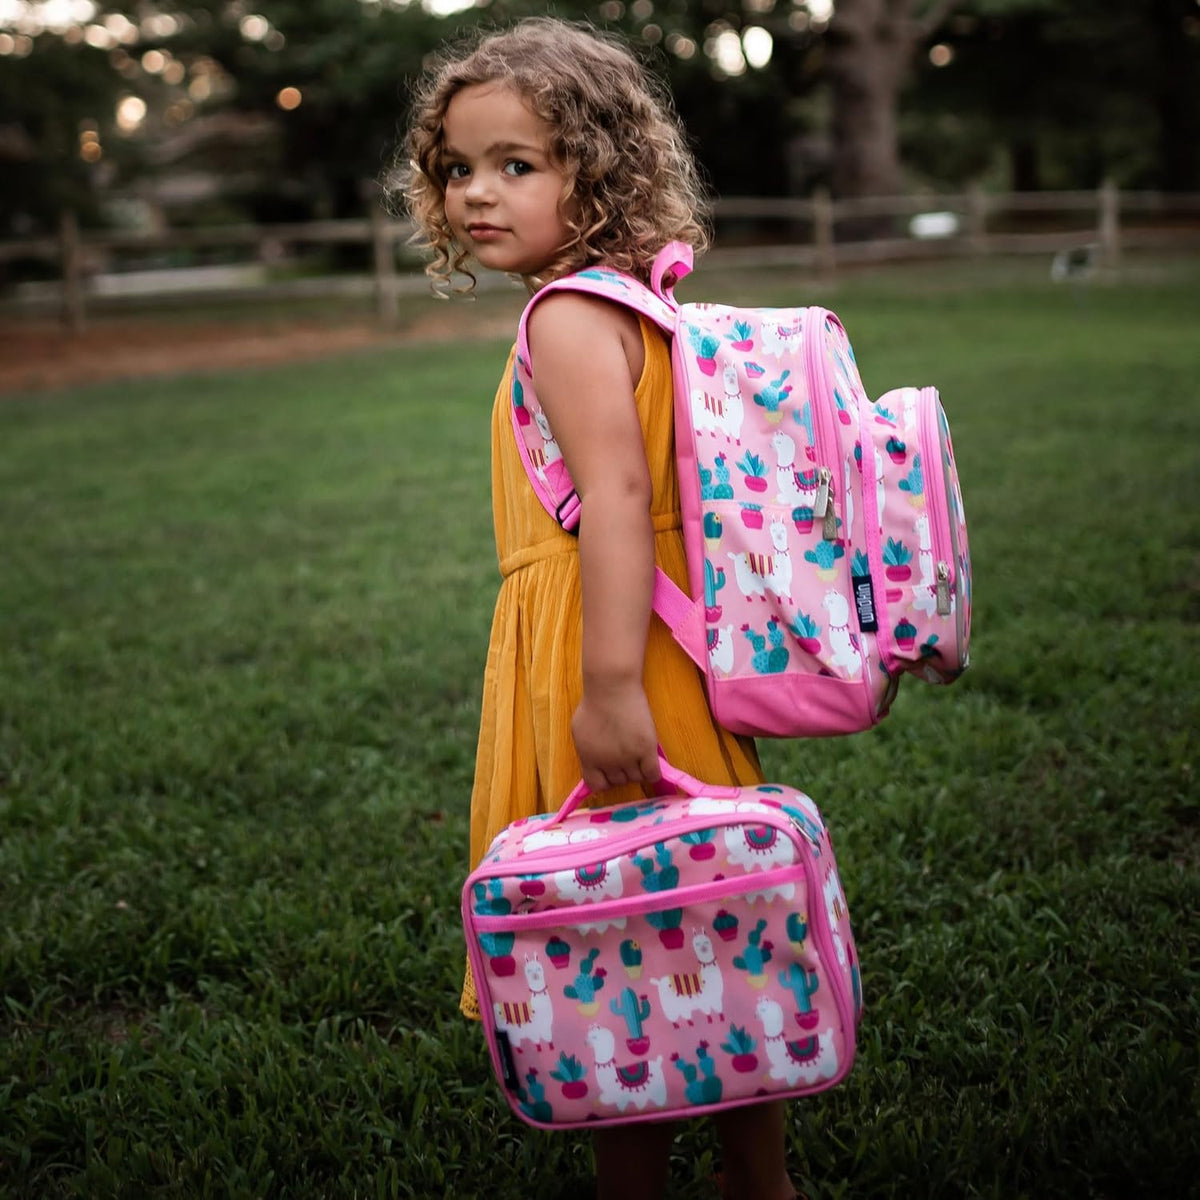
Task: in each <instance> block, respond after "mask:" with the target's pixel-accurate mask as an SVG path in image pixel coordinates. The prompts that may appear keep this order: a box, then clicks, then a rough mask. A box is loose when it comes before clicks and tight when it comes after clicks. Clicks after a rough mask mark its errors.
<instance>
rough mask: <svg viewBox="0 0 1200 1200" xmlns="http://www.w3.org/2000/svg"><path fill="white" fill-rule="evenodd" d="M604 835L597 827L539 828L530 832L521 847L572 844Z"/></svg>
mask: <svg viewBox="0 0 1200 1200" xmlns="http://www.w3.org/2000/svg"><path fill="white" fill-rule="evenodd" d="M603 836H604V834H603V833H601V832H600V830H599V829H572V830H566V829H539V830H538V831H537V832H536V833H530V834H528V835H526V837H525V838H524V839H523V840H522V842H521V847H522V849H523V850H524V851H525V852H526V853H528V852H529V851H531V850H544V849H545V848H546V847H547V846H574V845H577V844H578V843H580V842H594V841H596V840H597V839H599V838H602V837H603Z"/></svg>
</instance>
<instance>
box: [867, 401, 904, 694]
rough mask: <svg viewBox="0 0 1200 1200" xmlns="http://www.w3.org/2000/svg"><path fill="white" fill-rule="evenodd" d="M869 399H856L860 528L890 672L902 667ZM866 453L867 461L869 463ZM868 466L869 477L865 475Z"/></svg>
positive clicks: (879, 645)
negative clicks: (883, 540)
mask: <svg viewBox="0 0 1200 1200" xmlns="http://www.w3.org/2000/svg"><path fill="white" fill-rule="evenodd" d="M871 416H872V412H871V401H870V400H869V399H868V398H867V394H866V392H864V393H863V398H862V399H861V400H860V401H859V402H858V428H859V431H860V432H859V445H860V446H861V447H862V472H861V474H862V499H863V532H864V534H865V536H866V540H867V562H868V563H869V565H870V567H871V586H872V587H873V588H874V589H875V616H876V624H877V625H878V626H879V628H878V630H876V633H875V647H876V649H877V650H878V651H879V660H880V662H882V663H883V665H884V666H885V667H887V669H888V674H889V675H895V674H896V673H897V672H898V671H900V670H902V669H903V668H902V666H901V665H900V664H899V663H898V662H897V660H896V643H895V641H894V640H893V638H892V618H891V616H890V615H889V612H888V600H887V576H886V575H885V574H884V572H883V546H882V544H881V543H880V540H879V539H880V537H881V534H880V530H879V504H878V501H877V499H876V495H875V487H876V481H875V442H874V440H873V439H872V438H871V437H870V436H869V434H868V433H864V432H862V431H864V430H870V428H871V425H870V420H871ZM868 457H869V458H870V463H869V464H868V461H867V459H868ZM868 469H869V477H868Z"/></svg>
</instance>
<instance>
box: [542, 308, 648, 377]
mask: <svg viewBox="0 0 1200 1200" xmlns="http://www.w3.org/2000/svg"><path fill="white" fill-rule="evenodd" d="M527 332H528V336H529V352H530V354H531V355H532V356H533V358H534V360H535V362H537V361H538V360H539V348H540V354H541V357H542V358H544V357H545V355H546V354H552V355H553V356H554V358H555V359H558V360H560V361H567V362H574V363H576V364H577V366H578V367H580V368H585V367H587V366H588V364H590V363H595V362H597V361H601V362H602V361H604V360H606V359H608V358H609V355H610V353H611V350H612V349H613V343H614V342H618V343H620V347H621V350H622V351H623V353H624V357H625V361H626V362H627V363H628V364H629V372H630V381H631V383H632V384H633V385H634V386H635V387H636V386H637V382H638V380H639V379H640V378H641V375H642V369H643V367H644V366H645V358H646V350H645V346H644V345H643V343H642V330H641V325H640V324H639V322H638V318H637V314H636V313H634V312H633V311H632V310H631V309H628V308H625V307H624V306H623V305H621V304H614V303H613V302H612V301H611V300H604V299H601V298H600V297H598V296H589V295H587V294H585V293H583V292H553V293H552V294H551V295H549V296H547V297H546V298H545V300H542V301H540V302H539V303H538V304H536V305H534V308H533V311H532V312H531V313H530V314H529V325H528V329H527Z"/></svg>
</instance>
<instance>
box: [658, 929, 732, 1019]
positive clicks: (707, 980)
mask: <svg viewBox="0 0 1200 1200" xmlns="http://www.w3.org/2000/svg"><path fill="white" fill-rule="evenodd" d="M692 953H694V954H695V956H696V962H697V965H698V966H699V970H698V971H692V972H689V973H685V974H679V975H667V976H664V977H663V978H661V979H651V980H650V982H651V983H652V984H653V985H654V986H655V987H656V988H658V997H659V1002H660V1003H661V1004H662V1010H663V1015H664V1016H665V1017H666V1018H667V1019H668V1020H669V1021H670V1022H671V1024H672V1025H674V1026H675V1028H676V1029H678V1028H679V1023H680V1021H686V1022H687V1023H688V1024H689V1025H691V1024H692V1017H693V1015H694V1014H695V1013H698V1012H699V1013H704V1015H705V1016H707V1017H708V1020H709V1023H710V1024H711V1023H712V1019H713V1017H714V1016H718V1017H720V1018H721V1019H722V1020H724V1019H725V1018H724V1014H723V1013H722V1010H721V999H722V997H723V995H724V993H725V981H724V980H723V979H722V978H721V968H720V967H719V966H717V963H716V955H715V954H714V953H713V944H712V938H710V937H709V936H708V934H707V933H705V932H704V930H703V929H695V930H693V931H692Z"/></svg>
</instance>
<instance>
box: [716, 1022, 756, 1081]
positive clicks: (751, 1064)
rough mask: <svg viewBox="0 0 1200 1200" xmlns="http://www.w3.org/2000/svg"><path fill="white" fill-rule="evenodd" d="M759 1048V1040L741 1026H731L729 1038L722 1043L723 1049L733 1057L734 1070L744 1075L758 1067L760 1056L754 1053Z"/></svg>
mask: <svg viewBox="0 0 1200 1200" xmlns="http://www.w3.org/2000/svg"><path fill="white" fill-rule="evenodd" d="M757 1048H758V1039H757V1038H755V1037H752V1036H751V1035H750V1033H749V1031H748V1030H746V1029H744V1028H743V1027H742V1026H741V1025H730V1026H729V1036H728V1038H727V1039H726V1040H725V1041H723V1042H722V1043H721V1049H722V1050H724V1051H725V1053H726V1054H730V1055H732V1056H733V1069H734V1070H735V1071H741V1072H743V1073H744V1072H746V1071H753V1070H754V1068H755V1067H757V1066H758V1056H757V1055H756V1054H755V1053H754V1051H755V1050H756V1049H757Z"/></svg>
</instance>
